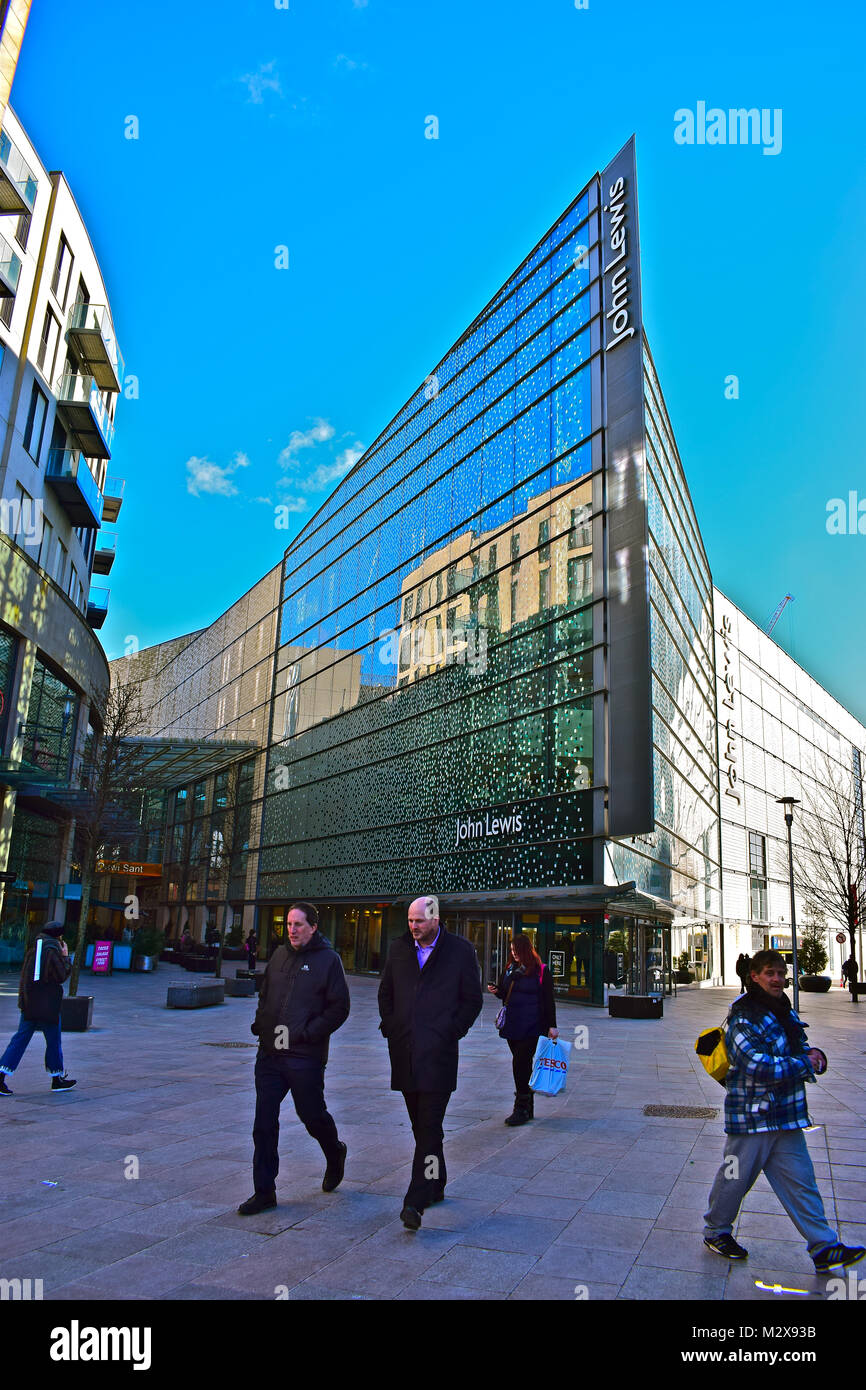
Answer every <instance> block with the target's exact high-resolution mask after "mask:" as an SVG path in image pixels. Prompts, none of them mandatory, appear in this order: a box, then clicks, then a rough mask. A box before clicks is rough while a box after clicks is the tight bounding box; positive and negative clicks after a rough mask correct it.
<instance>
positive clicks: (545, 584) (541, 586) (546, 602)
mask: <svg viewBox="0 0 866 1390" xmlns="http://www.w3.org/2000/svg"><path fill="white" fill-rule="evenodd" d="M549 607H550V570H549V569H543V570H539V571H538V611H539V613H541V612H543V610H544V609H545V608H549Z"/></svg>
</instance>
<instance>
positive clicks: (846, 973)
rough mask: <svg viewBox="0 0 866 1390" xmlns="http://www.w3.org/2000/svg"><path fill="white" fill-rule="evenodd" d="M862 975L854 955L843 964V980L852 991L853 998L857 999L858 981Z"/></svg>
mask: <svg viewBox="0 0 866 1390" xmlns="http://www.w3.org/2000/svg"><path fill="white" fill-rule="evenodd" d="M859 974H860V967H859V966H858V964H857V961H856V960H855V958H854V955H853V953H852V954H851V955H850V956H849V957H848V959H847V960H844V961H843V962H842V979H843V981H844V983H845V984H846V985H847V986H848V988H849V989H850V991H851V998H852V999H854V1000H855V1001H856V999H857V979H858V977H859Z"/></svg>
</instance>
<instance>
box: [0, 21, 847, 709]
mask: <svg viewBox="0 0 866 1390" xmlns="http://www.w3.org/2000/svg"><path fill="white" fill-rule="evenodd" d="M279 2H282V0H279ZM289 5H290V8H288V9H278V8H277V7H276V4H275V3H274V2H273V0H239V3H235V4H228V3H225V0H213V3H209V4H205V3H204V2H203V0H185V3H183V4H180V5H179V4H177V3H176V0H175V3H172V4H168V3H165V0H151V2H150V3H145V0H134V3H128V4H125V5H123V6H119V5H117V4H114V3H107V2H106V0H100V3H92V4H90V5H89V6H87V7H84V6H72V7H70V6H69V5H68V4H66V3H63V0H33V9H32V13H31V18H30V22H29V25H28V29H27V33H26V35H25V41H24V46H23V50H22V55H21V60H20V62H19V66H18V71H17V74H16V78H15V84H14V87H13V92H12V103H13V105H14V107H15V109H16V110H17V112H18V115H19V116H20V117H21V119H22V120H23V122H24V124H25V126H26V127H27V129H28V131H29V132H30V134H31V136H32V138H33V139H34V142H35V144H36V146H37V148H38V149H39V151H40V154H41V157H42V159H43V162H44V163H45V164H47V165H48V167H49V168H51V169H62V170H63V171H64V173H65V174H66V176H67V178H68V179H69V181H70V184H71V186H72V188H73V191H74V193H75V196H76V198H77V200H78V203H79V206H80V207H81V209H82V212H83V214H84V217H85V220H86V221H87V224H88V227H89V230H90V232H91V236H92V239H93V242H94V245H95V248H96V251H97V255H98V256H99V258H100V263H101V265H102V268H103V272H104V275H105V279H106V282H107V285H108V287H109V294H110V297H111V302H112V307H113V311H114V318H115V326H116V330H117V333H118V338H119V341H120V344H121V348H122V350H123V353H124V356H125V358H126V364H127V371H128V373H133V374H135V375H136V376H137V377H138V379H139V383H140V385H139V390H140V396H139V399H138V400H122V401H121V402H120V404H119V407H118V418H117V435H116V440H115V453H114V458H113V460H112V465H111V468H112V471H113V472H115V473H116V474H118V475H119V476H122V477H125V478H126V498H125V502H124V506H123V510H122V512H121V516H120V522H119V524H118V531H119V541H118V559H117V560H116V562H115V565H114V569H113V572H112V575H111V577H110V580H108V581H100V582H103V583H105V582H107V583H109V584H110V587H111V606H110V610H109V619H108V622H107V623H106V625H105V627H104V628H103V629H102V634H101V636H102V640H103V644H104V646H105V648H106V650H107V652H108V654H109V656H116V655H120V654H121V653H122V651H123V650H124V644H125V642H126V641H127V639H128V638H129V637H130V636H134V637H135V638H136V639H137V641H138V643H139V645H140V646H146V645H149V644H151V643H153V642H156V641H159V640H161V639H164V638H167V637H171V636H175V635H177V634H179V633H181V632H186V631H190V630H193V629H195V628H197V627H201V626H203V625H205V624H206V623H208V622H210V621H211V620H212V619H213V618H215V617H217V616H218V615H219V614H220V613H221V612H222V611H223V610H224V609H225V608H226V607H228V606H229V604H230V603H231V602H233V601H234V600H235V599H236V598H238V597H239V596H240V595H241V594H242V593H243V592H244V591H245V590H246V589H248V588H249V587H250V586H251V585H252V584H254V583H255V582H256V580H258V579H259V578H260V577H261V576H262V574H263V573H264V572H265V571H266V570H267V569H268V568H270V567H271V566H272V565H273V564H275V563H277V561H278V560H279V559H280V557H281V555H282V552H283V550H284V549H285V546H286V544H287V542H288V540H290V539H291V536H292V535H293V534H294V531H295V530H296V529H297V528H298V527H299V526H300V525H301V524H303V522H304V521H305V520H306V519H307V517H308V516H310V515H311V514H312V512H313V511H314V510H315V508H316V507H317V506H318V505H320V503H321V502H322V501H323V500H324V498H325V497H326V496H327V495H328V493H329V492H330V490H331V489H332V487H333V482H334V479H335V478H337V477H339V476H340V474H341V472H343V471H345V469H346V468H347V467H348V466H349V465H350V463H351V461H352V459H353V458H354V457H356V456H357V453H358V451H359V450H360V449H361V448H363V446H365V445H367V444H369V443H371V442H372V441H373V439H374V438H375V437H376V435H377V434H378V433H379V432H380V431H381V429H382V428H383V427H384V426H385V424H387V422H388V420H389V419H390V418H391V416H392V415H393V414H394V413H395V412H396V411H397V410H398V409H399V407H400V406H401V405H402V404H403V403H404V401H405V400H406V399H407V398H408V397H409V396H410V395H411V394H412V392H413V391H414V390H415V389H416V387H417V386H418V385H419V384H420V383H421V382H422V381H423V379H424V378H425V377H426V376H427V374H428V372H429V371H430V370H431V369H432V366H433V365H434V364H435V362H436V361H437V360H438V359H439V358H440V357H441V356H442V355H443V353H444V352H445V351H446V350H447V349H448V347H449V346H450V345H451V344H452V342H453V341H454V340H455V339H456V338H457V337H458V336H459V335H460V333H461V332H462V331H463V329H464V328H465V327H466V326H467V324H468V323H469V322H470V321H471V319H472V318H473V317H474V315H475V314H476V313H477V312H478V310H479V309H480V308H482V307H483V305H484V304H485V303H486V302H487V300H488V299H489V298H490V297H491V295H492V294H494V293H495V291H496V290H497V289H498V287H499V286H500V284H501V283H502V282H503V281H504V280H505V279H506V278H507V276H508V274H509V273H510V272H511V270H513V268H514V267H515V266H516V265H517V264H518V262H519V261H520V260H521V259H522V258H523V256H524V255H525V254H526V253H527V252H528V250H529V249H530V248H531V246H532V245H533V244H534V242H535V241H536V240H537V239H538V238H539V237H540V236H541V235H542V234H543V233H544V232H545V231H546V230H547V228H548V227H549V225H550V224H551V223H552V222H553V221H554V220H555V219H556V217H557V216H558V215H559V213H560V212H561V211H562V210H563V209H564V208H565V207H566V206H567V204H568V203H569V202H570V201H571V199H572V198H573V197H574V195H575V193H576V192H578V191H579V189H580V188H581V187H582V186H583V184H584V183H586V181H587V180H588V179H589V178H590V177H591V175H592V174H593V173H594V172H595V170H596V169H597V168H599V167H600V166H601V167H603V166H604V164H605V163H606V162H607V161H608V159H609V158H610V157H611V156H612V155H613V154H614V153H615V152H616V150H618V149H619V147H620V146H621V145H622V144H623V143H624V141H625V140H626V139H627V138H628V136H629V135H630V134H631V133H632V131H634V132H636V136H637V157H638V193H639V206H640V233H641V253H642V263H643V295H644V323H645V327H646V330H647V333H648V336H649V339H650V343H651V345H652V349H653V354H654V357H655V361H656V365H657V368H658V371H659V376H660V380H661V383H662V387H663V390H664V392H665V396H666V399H667V403H668V407H669V410H670V413H671V417H672V421H673V425H674V429H675V432H676V436H677V440H678V444H679V448H680V452H681V455H682V458H683V461H684V465H685V468H686V473H687V477H688V479H689V484H690V487H691V491H692V495H693V497H694V501H695V506H696V509H697V512H698V517H699V520H700V523H701V527H702V531H703V536H704V541H705V544H706V547H707V551H708V554H709V557H710V563H711V565H712V568H713V573H714V577H715V580H716V583H717V584H718V585H719V587H720V588H722V589H723V590H725V592H726V593H728V594H729V595H730V596H731V598H733V599H734V601H735V602H737V603H738V604H740V605H741V606H742V607H743V608H745V610H746V611H747V612H748V613H749V614H750V616H752V617H753V618H754V619H755V620H756V621H757V622H759V623H760V624H762V625H763V624H764V623H765V622H766V620H767V619H768V618H769V616H770V614H771V613H772V611H773V609H774V608H775V606H776V604H777V602H778V600H779V599H780V598H781V597H782V596H783V595H784V594H785V593H786V592H791V593H793V594H794V595H795V602H794V603H793V604H789V605H788V608H787V610H786V613H785V615H784V616H783V618H782V620H781V621H780V623H779V624H778V626H777V627H776V630H775V633H774V636H775V637H776V638H777V639H778V640H779V641H780V642H781V643H782V645H783V646H785V647H786V648H787V649H788V650H789V651H790V652H791V654H792V655H793V656H794V657H795V659H796V660H798V661H799V662H800V663H801V664H802V665H804V666H805V667H806V668H807V669H808V670H810V671H811V672H812V673H813V674H815V675H816V676H817V677H818V679H820V680H821V681H822V682H823V683H824V684H826V686H827V687H828V688H829V689H830V690H831V691H832V692H833V693H834V694H835V695H836V696H837V697H838V698H839V699H840V700H842V702H843V703H844V704H846V705H847V706H848V707H849V708H850V709H851V710H852V711H853V712H854V713H856V714H857V715H858V716H859V717H860V718H861V719H866V643H864V623H863V595H864V593H866V535H829V534H828V532H827V529H826V520H827V504H828V502H829V501H830V499H831V498H835V497H840V498H844V499H846V500H847V498H848V494H849V492H857V494H858V499H859V500H863V501H864V503H866V468H864V461H863V448H864V428H863V415H864V401H866V380H864V376H866V354H864V351H863V334H862V325H863V323H864V321H866V276H864V275H863V273H862V266H861V263H860V254H859V247H860V246H861V245H862V243H863V239H864V223H866V171H864V166H863V161H862V158H861V149H862V144H861V142H862V131H863V125H862V106H861V96H862V87H863V80H862V51H863V41H864V28H866V23H864V19H863V17H862V14H861V13H860V12H858V8H857V7H856V6H855V4H853V3H829V4H825V5H823V6H822V7H820V8H818V9H816V8H815V7H814V5H812V4H809V5H807V4H805V3H798V2H797V0H794V3H786V4H781V3H776V2H775V0H774V2H773V3H764V4H762V5H761V6H760V7H758V8H756V7H755V6H754V5H753V4H750V3H745V2H744V0H733V3H729V4H727V5H726V6H724V7H722V8H721V9H719V8H715V9H711V10H704V8H703V7H700V9H699V8H698V7H695V8H694V9H692V8H690V7H686V6H684V5H682V4H674V3H670V0H657V3H655V4H653V5H646V4H639V3H637V0H623V3H615V2H614V0H589V7H588V8H587V9H583V10H578V9H577V8H576V7H575V5H574V3H573V0H536V3H534V4H532V5H528V4H525V3H524V4H521V3H517V0H473V3H472V4H467V3H466V0H439V3H437V4H435V5H428V4H424V3H421V2H420V0H289ZM699 101H704V102H705V103H706V105H707V107H718V108H722V109H725V110H727V109H728V108H732V107H753V106H754V107H757V108H759V109H767V110H768V111H775V110H777V109H779V110H781V112H782V125H781V137H782V138H781V149H780V150H779V152H778V153H776V154H764V152H763V149H762V147H761V146H760V145H748V146H741V145H718V144H717V145H709V144H704V145H698V144H694V145H680V144H678V143H677V142H676V141H675V140H674V130H675V120H674V113H675V112H676V111H677V110H679V109H682V108H690V109H692V110H693V111H694V110H695V109H696V107H697V103H698V102H699ZM131 115H133V116H136V117H137V118H138V123H139V138H138V139H137V140H130V139H126V138H125V135H124V132H125V129H126V118H127V117H128V116H131ZM428 115H436V116H437V117H438V120H439V139H438V140H428V139H425V138H424V129H425V118H426V117H427V116H428ZM776 140H777V141H778V130H777V131H776ZM279 246H287V247H288V253H289V268H288V269H287V270H278V269H277V268H276V266H275V257H276V250H275V248H277V247H279ZM731 375H735V376H737V377H738V379H739V398H738V399H736V400H733V399H731V400H729V399H726V398H725V380H726V378H727V377H729V376H731ZM190 489H192V490H190ZM280 502H288V503H289V505H290V506H291V507H292V508H293V509H295V510H293V512H292V525H293V529H292V530H291V531H288V532H287V531H285V530H277V529H275V526H274V506H275V505H276V504H277V503H280ZM864 514H866V506H864ZM863 524H864V527H866V515H864V522H863Z"/></svg>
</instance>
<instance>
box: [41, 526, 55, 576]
mask: <svg viewBox="0 0 866 1390" xmlns="http://www.w3.org/2000/svg"><path fill="white" fill-rule="evenodd" d="M53 539H54V527H53V526H52V525H51V522H50V521H49V520H48V519H47V517H43V518H42V545H41V546H40V547H39V563H40V565H41V566H42V568H43V569H44V570H47V569H48V557H49V555H50V554H51V542H52V540H53Z"/></svg>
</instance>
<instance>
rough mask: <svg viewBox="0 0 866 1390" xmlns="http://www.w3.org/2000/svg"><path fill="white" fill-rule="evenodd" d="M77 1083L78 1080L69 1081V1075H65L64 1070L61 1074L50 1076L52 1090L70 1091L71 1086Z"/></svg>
mask: <svg viewBox="0 0 866 1390" xmlns="http://www.w3.org/2000/svg"><path fill="white" fill-rule="evenodd" d="M77 1085H78V1082H77V1081H70V1079H69V1077H68V1076H67V1075H66V1073H65V1072H64V1074H63V1076H52V1078H51V1089H52V1091H71V1090H72V1087H73V1086H77Z"/></svg>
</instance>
